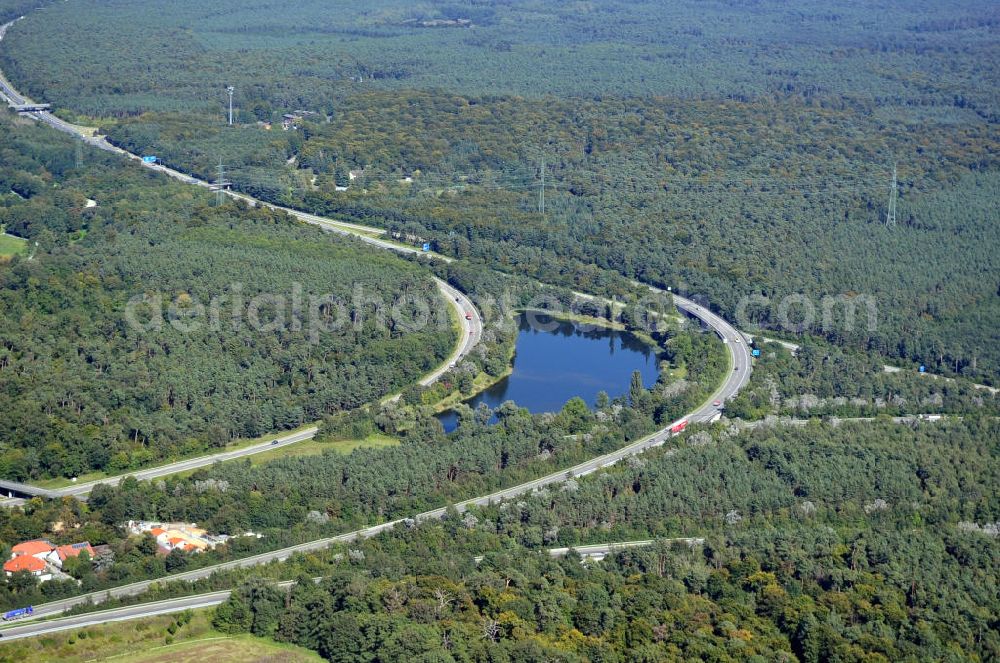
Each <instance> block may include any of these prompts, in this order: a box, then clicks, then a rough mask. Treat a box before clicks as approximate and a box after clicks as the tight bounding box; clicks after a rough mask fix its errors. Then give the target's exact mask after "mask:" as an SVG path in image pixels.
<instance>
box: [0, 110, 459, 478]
mask: <svg viewBox="0 0 1000 663" xmlns="http://www.w3.org/2000/svg"><path fill="white" fill-rule="evenodd" d="M0 191H5V192H6V193H5V194H2V195H0V226H4V227H5V228H6V230H7V231H8V232H10V233H13V234H15V235H17V236H20V237H23V238H26V239H29V240H30V241H31V242H32V244H33V245H35V247H36V250H35V251H34V253H33V255H32V256H31V257H30V258H22V257H14V258H13V259H12V260H10V261H8V262H7V263H6V264H3V265H0V409H2V410H3V412H4V417H3V418H2V422H0V439H2V445H3V447H2V453H0V476H3V477H4V478H6V479H29V478H37V477H56V476H66V477H71V476H77V475H80V474H82V473H85V472H87V471H88V470H95V469H96V470H108V471H112V472H121V471H124V470H128V469H133V468H137V467H141V466H143V465H147V464H149V463H150V462H152V461H155V460H160V459H165V458H171V457H175V456H177V455H179V454H192V453H196V452H200V451H204V450H205V449H208V448H212V447H217V446H224V445H226V444H227V443H228V442H230V441H231V440H232V439H233V438H237V437H256V436H259V435H263V434H265V433H268V432H270V431H274V430H281V429H289V428H294V427H297V426H300V425H302V424H304V423H308V422H312V421H316V420H318V419H320V418H322V417H323V416H324V415H326V414H329V413H331V412H336V411H341V410H345V409H351V408H355V407H358V406H360V405H362V404H364V403H367V402H371V401H374V400H377V399H378V398H380V397H381V396H383V395H385V394H387V393H391V392H392V391H394V390H398V389H400V388H402V387H404V386H406V385H407V384H409V383H410V382H412V381H413V380H415V379H416V378H417V377H419V376H420V375H421V374H423V373H426V372H428V371H429V370H430V369H431V368H433V367H434V366H436V365H437V364H439V363H440V361H442V360H443V358H444V357H445V356H446V355H447V354H448V353H449V352H450V349H451V347H452V344H453V343H454V331H453V329H452V324H453V323H452V322H451V320H450V318H449V314H448V312H447V311H448V309H447V307H446V305H445V303H444V300H443V299H442V298H441V297H440V295H439V294H438V292H437V289H436V288H435V287H434V284H433V282H432V281H431V279H430V277H429V275H428V274H427V273H426V272H422V271H421V270H419V269H418V268H417V267H416V266H414V265H411V264H408V263H407V262H405V261H402V260H400V259H398V258H395V257H393V256H391V255H387V254H386V253H385V252H384V251H377V250H374V249H367V248H364V247H363V245H361V244H360V243H354V242H349V241H345V240H342V239H336V240H334V239H331V238H330V237H328V236H327V235H325V234H324V233H323V232H322V231H320V230H318V229H315V228H312V227H307V226H303V225H301V224H298V223H296V222H293V221H292V220H291V219H290V218H289V217H286V216H285V215H284V214H282V213H278V212H273V211H270V210H267V209H257V208H246V207H238V206H236V205H235V204H232V203H230V204H227V205H223V206H221V207H215V206H212V205H211V199H210V197H209V196H208V195H207V194H205V193H201V192H199V191H197V190H195V189H193V188H191V187H187V186H183V185H177V184H168V183H166V182H164V181H162V178H158V177H155V176H153V175H150V174H148V173H145V172H142V171H141V170H140V169H138V168H136V167H135V166H134V165H125V164H119V163H117V162H116V160H114V159H113V158H111V157H104V156H101V155H98V154H94V153H92V152H91V151H90V150H82V149H81V148H80V147H79V146H77V145H74V143H73V142H72V141H70V140H69V139H67V138H64V137H62V136H60V135H58V134H55V133H54V132H51V131H50V130H47V129H39V128H34V127H29V126H22V125H21V124H19V123H15V122H13V121H11V120H10V119H8V118H7V117H2V118H0ZM296 292H297V295H296ZM144 295H145V296H146V299H143V300H140V301H139V302H138V303H137V305H136V306H135V308H134V310H132V313H133V314H134V317H133V318H130V317H129V312H130V308H129V307H130V303H132V302H135V298H136V297H142V296H144ZM258 295H263V298H261V299H258ZM296 296H297V297H298V299H299V304H298V307H299V309H300V310H299V311H298V313H296V312H295V311H294V310H293V308H294V307H295V306H296V304H295V302H294V301H293V298H294V297H296ZM325 296H330V297H331V298H332V300H331V301H336V302H340V303H341V304H342V305H343V306H344V307H345V309H350V311H351V313H352V316H353V317H352V318H351V321H350V324H342V325H340V326H337V325H334V324H331V323H328V321H327V319H326V314H324V313H323V311H322V310H321V309H322V307H321V306H317V307H315V311H313V310H312V309H311V308H310V307H311V304H310V302H314V301H326V300H325V299H322V300H321V299H320V298H323V297H325ZM156 297H159V298H160V301H159V303H156V300H155V298H156ZM241 298H242V300H241ZM279 298H280V299H279ZM404 299H405V301H415V300H417V299H423V300H424V302H425V304H426V306H427V308H429V309H430V311H431V312H432V315H431V319H430V320H429V321H428V324H427V325H426V326H424V327H423V328H421V329H417V328H416V326H415V325H413V326H408V325H407V324H406V323H407V322H409V319H410V318H409V317H408V316H412V313H411V311H409V310H408V306H407V305H404V303H401V302H404ZM213 300H217V301H218V302H219V306H218V307H217V312H216V316H217V319H215V320H214V321H213V318H212V315H213V313H212V310H213V309H212V306H211V303H212V301H213ZM255 302H256V303H257V304H259V306H256V305H255ZM379 302H381V303H379ZM369 303H370V304H369ZM376 305H377V306H378V307H380V308H381V309H383V310H382V311H381V312H380V313H378V315H375V314H374V312H373V311H374V307H375V306H376ZM255 306H256V307H255ZM389 307H394V308H393V311H395V312H396V313H398V315H397V314H396V313H394V314H393V315H388V313H387V312H388V310H389ZM310 313H314V314H315V316H320V317H315V316H314V318H311V317H310ZM321 314H323V315H322V316H321ZM296 315H297V316H298V318H296ZM381 316H384V317H385V318H386V319H387V322H386V324H381V323H380V322H379V318H380V317H381ZM397 317H398V318H399V319H398V320H397V319H396V318H397ZM158 318H159V323H157V319H158ZM296 319H298V320H299V323H298V324H297V323H296ZM255 320H256V321H257V322H258V323H260V324H255V323H254V321H255ZM278 323H280V324H278ZM272 327H276V328H274V329H272Z"/></svg>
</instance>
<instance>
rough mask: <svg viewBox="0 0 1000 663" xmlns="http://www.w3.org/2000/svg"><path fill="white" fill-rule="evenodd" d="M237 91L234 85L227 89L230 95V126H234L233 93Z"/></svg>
mask: <svg viewBox="0 0 1000 663" xmlns="http://www.w3.org/2000/svg"><path fill="white" fill-rule="evenodd" d="M235 91H236V88H234V87H233V86H232V85H230V86H229V87H227V88H226V92H228V93H229V126H232V125H233V92H235Z"/></svg>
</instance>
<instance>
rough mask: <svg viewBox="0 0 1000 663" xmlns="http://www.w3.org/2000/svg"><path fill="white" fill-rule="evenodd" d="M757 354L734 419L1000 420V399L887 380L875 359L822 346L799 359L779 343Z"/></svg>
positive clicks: (932, 381) (917, 381)
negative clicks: (926, 417)
mask: <svg viewBox="0 0 1000 663" xmlns="http://www.w3.org/2000/svg"><path fill="white" fill-rule="evenodd" d="M755 347H756V348H757V349H759V350H760V352H761V354H760V358H759V359H758V360H757V361H756V364H755V366H754V374H753V380H752V381H751V383H750V385H749V386H748V387H747V388H745V389H744V390H743V391H741V392H740V393H739V395H738V396H736V397H735V398H734V399H732V400H730V401H729V402H728V403H726V414H727V415H728V416H730V417H739V418H741V419H744V420H759V419H762V418H765V417H767V416H769V415H790V416H798V417H816V416H834V417H859V416H877V415H895V416H905V415H921V414H925V415H926V414H956V415H962V414H973V415H977V416H985V415H993V416H998V415H1000V392H997V391H995V390H990V389H984V388H977V387H976V386H973V385H972V384H970V383H969V382H968V381H965V380H950V379H943V378H939V377H937V376H933V375H927V374H920V373H919V372H917V371H915V370H910V371H898V372H895V371H894V372H887V371H886V368H885V366H884V365H883V362H882V361H881V358H879V357H878V356H875V355H871V354H862V353H858V352H848V351H845V350H843V349H841V348H838V347H835V346H831V345H829V344H820V343H805V344H804V345H802V346H801V347H800V348H799V349H798V350H797V351H795V352H792V351H791V350H789V349H788V348H785V347H783V346H782V345H781V344H779V343H776V342H775V343H763V342H762V343H757V344H756V345H755Z"/></svg>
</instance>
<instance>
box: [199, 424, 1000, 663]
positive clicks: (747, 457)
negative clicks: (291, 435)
mask: <svg viewBox="0 0 1000 663" xmlns="http://www.w3.org/2000/svg"><path fill="white" fill-rule="evenodd" d="M697 435H702V436H703V434H696V435H693V436H689V437H688V438H687V440H688V443H689V446H687V447H685V448H682V449H681V450H680V451H670V450H665V451H659V452H653V453H652V454H647V455H645V456H644V457H643V458H642V459H641V460H637V461H635V462H632V463H629V464H628V465H624V466H621V467H616V468H615V469H612V470H609V471H607V472H604V473H601V474H599V475H593V476H589V477H585V478H583V479H581V480H579V481H576V482H573V483H572V484H571V485H567V486H566V487H564V488H562V489H557V490H551V491H543V492H542V493H541V494H538V495H535V496H532V497H526V498H523V499H521V500H519V501H517V502H511V503H505V504H502V505H500V506H499V507H492V508H489V509H483V510H476V511H474V512H471V513H466V514H457V513H456V514H454V515H453V516H451V517H449V518H447V519H446V520H445V521H444V522H443V523H442V524H437V523H434V524H425V525H422V526H420V527H417V528H416V529H412V530H408V531H405V530H404V531H401V532H394V533H392V534H388V535H383V536H381V537H379V538H377V539H375V540H372V541H368V542H357V543H355V544H351V545H350V546H348V547H347V549H342V550H340V551H339V554H336V555H335V556H328V557H327V558H326V560H328V561H324V562H323V563H320V561H319V560H317V559H315V558H313V559H312V560H309V559H307V558H302V559H299V560H297V561H293V562H292V564H293V565H296V566H297V567H298V568H299V569H300V573H301V576H300V577H304V578H305V580H303V581H301V582H300V583H299V584H298V585H297V586H295V587H293V588H292V590H291V592H290V594H289V595H287V596H286V594H285V592H284V590H278V589H275V588H273V587H271V586H269V585H268V584H267V583H266V582H265V581H262V580H260V579H256V580H250V581H249V582H247V583H246V584H245V585H244V586H243V587H242V588H241V589H240V590H239V591H237V592H236V593H235V594H234V596H233V597H232V598H231V599H230V600H229V602H228V603H226V604H225V605H223V606H222V607H221V608H219V609H218V610H217V612H216V616H215V621H216V624H217V625H218V626H219V627H220V628H223V629H227V630H229V631H231V632H246V631H249V632H251V633H254V634H256V635H261V636H269V637H275V638H277V639H279V640H284V641H289V642H295V643H297V644H300V645H304V646H307V647H310V648H312V649H314V650H316V651H318V652H319V653H320V654H321V655H323V656H324V657H325V658H327V659H328V660H331V661H345V662H346V661H352V662H353V661H368V660H400V659H401V658H413V659H415V660H435V661H450V660H456V661H465V660H470V661H473V660H481V661H537V660H560V661H588V660H589V661H598V660H599V661H626V660H627V661H672V660H714V661H735V660H754V661H775V660H787V661H794V660H798V661H802V662H809V663H812V662H817V661H845V662H846V661H867V662H876V661H899V660H914V661H939V660H955V661H958V660H971V661H977V660H978V661H987V660H994V659H996V658H997V657H998V656H1000V639H998V635H997V634H998V631H997V628H996V627H997V609H998V606H997V593H998V591H1000V576H998V572H997V569H998V568H1000V564H998V561H1000V560H998V554H997V539H996V537H997V526H996V522H997V519H998V517H1000V511H998V509H1000V504H998V503H997V498H996V491H995V490H993V486H995V485H996V482H997V480H998V479H1000V475H998V472H1000V467H998V466H997V451H998V450H997V448H996V443H997V440H998V439H1000V430H998V429H997V424H996V422H994V421H989V422H987V421H980V422H975V423H972V422H970V423H954V424H939V425H928V424H923V425H920V426H917V427H916V428H913V427H908V426H899V425H894V424H891V423H886V422H881V423H880V422H870V423H865V424H858V425H855V426H851V427H836V428H834V427H829V426H822V425H816V426H814V427H812V428H810V429H809V430H797V429H790V428H776V429H768V430H762V431H754V432H750V433H744V434H740V435H734V434H732V433H730V432H727V431H725V430H724V429H714V430H713V431H712V432H711V434H710V435H709V436H708V440H705V439H699V440H697V444H695V441H696V436H697ZM651 535H654V536H656V537H663V538H664V539H665V540H663V541H661V542H658V543H656V544H654V545H652V546H649V547H646V548H634V549H629V550H626V551H621V552H618V553H617V554H614V555H612V556H611V557H609V558H608V559H606V560H605V561H604V562H603V563H599V564H596V563H584V564H581V562H580V560H579V558H578V557H576V556H574V555H572V554H571V555H570V556H568V557H566V558H564V559H559V560H555V559H550V558H549V557H548V556H547V555H545V554H540V553H538V552H537V551H538V549H539V548H540V547H543V546H557V545H573V544H574V543H583V542H587V543H589V542H597V541H616V540H618V541H621V540H630V539H636V538H650V536H651ZM678 536H693V537H701V538H704V540H705V541H704V544H703V545H697V546H693V547H689V546H688V545H687V544H670V543H669V541H668V540H666V539H669V538H670V537H678ZM481 555H485V558H484V559H483V560H482V562H480V563H478V564H477V563H476V562H475V561H474V559H473V558H474V557H475V556H481ZM331 566H332V567H333V568H332V571H331V568H330V567H331ZM319 573H322V574H324V575H327V574H328V575H329V577H327V578H326V579H324V580H323V581H322V582H321V583H320V584H319V585H316V584H315V583H314V582H313V581H312V580H311V579H309V578H310V576H312V575H316V574H319Z"/></svg>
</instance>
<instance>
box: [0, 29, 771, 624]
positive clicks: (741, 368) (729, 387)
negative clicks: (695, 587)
mask: <svg viewBox="0 0 1000 663" xmlns="http://www.w3.org/2000/svg"><path fill="white" fill-rule="evenodd" d="M8 25H9V24H8ZM6 27H7V26H3V28H0V38H2V36H3V32H2V30H5V29H6ZM0 90H2V92H3V95H4V96H6V97H7V98H8V100H9V101H12V102H14V103H24V98H23V97H20V96H19V95H17V93H16V92H15V91H14V90H13V89H12V88H11V87H10V85H9V84H8V83H7V82H6V81H3V80H2V78H0ZM17 99H20V101H16V100H17ZM30 115H32V116H33V117H35V118H36V119H39V120H40V121H42V122H45V123H46V124H49V125H51V126H53V127H55V128H57V129H60V130H61V131H66V132H68V133H72V134H73V135H75V136H78V137H81V138H83V139H84V140H86V141H87V142H88V143H89V144H92V145H95V146H96V147H100V148H101V149H106V150H109V151H112V152H117V153H121V154H123V155H127V156H128V157H129V158H132V159H138V158H139V157H137V156H136V155H133V154H130V153H127V152H125V151H123V150H121V149H119V148H117V147H114V146H112V145H110V144H108V143H107V142H106V141H105V140H104V139H103V138H92V137H88V136H86V132H84V131H82V130H81V129H80V128H78V127H74V126H73V125H70V124H67V123H66V122H63V121H62V120H59V119H58V118H55V117H54V116H52V114H51V113H48V112H44V111H41V112H36V113H31V114H30ZM153 168H155V169H156V170H159V171H161V172H164V173H165V174H167V175H170V176H171V177H174V178H176V179H179V180H181V181H184V182H188V183H191V184H196V185H199V186H206V187H207V186H209V184H208V183H207V182H203V181H201V180H198V179H196V178H193V177H191V176H190V175H185V174H183V173H181V172H179V171H175V170H172V169H170V168H167V167H165V166H153ZM233 195H235V196H236V197H240V198H242V199H244V200H249V201H252V202H253V203H254V204H265V205H266V204H267V203H264V202H262V201H257V200H255V199H252V198H249V197H247V196H244V195H242V194H233ZM289 213H292V214H294V215H295V216H297V217H298V218H300V219H302V220H303V221H306V222H307V223H315V224H318V225H322V226H324V227H329V228H330V229H331V230H333V231H334V232H341V233H344V234H352V235H354V236H355V237H357V238H359V239H361V240H362V241H365V242H367V243H369V244H373V245H376V246H379V247H381V248H386V249H391V250H394V251H405V252H408V253H422V252H421V251H419V250H418V249H415V248H413V247H407V246H401V245H399V244H395V243H392V242H389V241H387V240H382V239H378V238H376V237H371V236H370V235H372V234H375V235H378V234H380V231H379V230H378V229H375V228H367V227H365V226H358V225H356V224H350V226H348V225H347V224H343V223H340V222H338V221H334V220H331V219H323V218H322V217H316V216H315V215H311V214H307V213H304V212H297V211H294V210H289ZM355 233H359V234H355ZM360 233H365V234H360ZM432 255H435V257H440V258H442V259H447V258H446V257H444V256H437V254H432ZM455 294H456V295H458V296H459V297H460V293H458V292H457V291H455ZM452 301H453V300H452ZM455 303H456V304H462V302H455ZM674 303H675V305H676V306H677V308H679V309H680V310H682V311H684V312H686V313H688V314H689V315H691V316H693V317H695V318H697V319H699V320H701V321H702V322H703V323H704V324H705V325H706V326H707V327H710V328H711V329H713V330H714V331H715V333H717V334H718V335H719V336H720V337H721V338H723V339H725V340H727V341H728V342H727V344H726V348H727V349H728V350H729V354H730V358H731V362H732V370H730V371H729V372H728V375H727V376H726V379H725V380H724V381H723V384H722V385H721V386H720V387H719V388H718V389H717V390H716V391H715V393H714V394H712V396H711V397H709V398H708V399H707V400H706V402H705V403H704V404H703V405H702V406H700V407H698V408H697V409H695V410H694V411H692V412H690V413H688V414H687V415H685V416H684V417H681V418H679V419H677V420H676V421H673V422H671V423H670V424H669V425H667V426H665V427H664V428H662V429H661V430H659V431H656V432H655V433H652V434H650V435H647V436H646V437H643V438H641V439H639V440H636V441H635V442H632V443H631V444H628V445H627V446H625V447H622V448H620V449H617V450H615V451H612V452H611V453H608V454H604V455H603V456H599V457H597V458H592V459H590V460H588V461H585V462H583V463H580V464H579V465H576V466H574V467H571V468H569V469H564V470H560V471H558V472H553V473H552V474H549V475H547V476H544V477H541V478H538V479H535V480H533V481H528V482H526V483H522V484H520V485H517V486H511V487H509V488H504V489H502V490H499V491H497V492H494V493H491V494H489V495H483V496H481V497H475V498H472V499H469V500H465V501H464V502H459V503H458V504H455V505H454V506H455V508H457V509H458V510H459V511H464V510H465V509H467V508H468V507H470V506H483V505H488V504H493V503H496V502H499V501H501V500H504V499H509V498H512V497H516V496H519V495H523V494H525V493H529V492H531V491H534V490H537V489H540V488H543V487H545V486H549V485H552V484H557V483H561V482H564V481H566V480H568V479H571V478H573V477H579V476H584V475H587V474H590V473H592V472H594V471H596V470H599V469H601V468H604V467H609V466H611V465H614V464H615V463H618V462H619V461H621V460H623V459H625V458H628V457H629V456H633V455H636V454H639V453H642V452H643V451H645V450H647V449H650V448H652V447H657V446H660V445H662V444H664V442H666V441H667V440H668V439H669V438H670V437H672V436H674V435H676V434H677V433H675V432H673V431H672V430H671V429H676V428H677V427H683V426H685V425H687V424H688V423H696V422H703V421H710V420H712V419H714V418H715V417H716V415H717V414H718V410H719V408H718V407H717V406H714V405H713V404H712V403H713V401H716V400H718V401H722V402H724V401H725V400H726V399H728V398H730V397H732V396H733V395H735V394H736V393H737V392H738V391H739V390H740V389H742V388H743V386H744V385H745V384H746V383H747V381H748V380H749V378H750V372H751V369H752V367H751V358H750V352H749V350H748V349H747V348H746V343H744V342H742V341H743V338H744V337H743V335H742V334H741V333H740V332H739V331H737V330H736V329H735V328H734V327H733V326H732V325H730V324H729V323H728V322H726V321H725V320H723V319H722V318H720V317H719V316H717V315H715V314H714V313H712V312H711V311H710V310H708V309H706V308H705V307H703V306H700V305H698V304H695V303H694V302H692V301H690V300H687V299H685V298H683V297H680V296H678V295H674ZM469 306H470V307H471V303H470V304H469ZM466 312H469V313H472V314H473V318H474V319H477V320H478V313H477V312H476V310H475V308H470V309H469V310H467V311H466ZM461 317H462V318H463V319H464V315H463V316H461ZM481 325H482V323H481V321H479V322H478V329H479V333H481V329H482V327H481ZM470 336H472V337H475V336H476V334H475V332H474V333H473V334H470ZM468 340H469V342H470V343H473V344H474V341H475V340H478V339H476V338H471V339H468ZM470 347H471V346H470ZM465 351H466V352H467V349H466V350H465ZM459 353H460V354H461V350H460V351H459ZM446 511H447V507H440V508H438V509H432V510H430V511H426V512H424V513H420V514H416V515H414V516H413V518H412V519H397V520H393V521H390V522H386V523H381V524H379V525H374V526H372V527H367V528H364V529H360V530H356V531H354V532H348V533H346V534H341V535H339V536H334V537H329V538H325V539H318V540H315V541H309V542H306V543H302V544H299V545H296V546H290V547H288V548H283V549H281V550H274V551H271V552H267V553H261V554H258V555H254V556H251V557H246V558H243V559H239V560H234V561H231V562H225V563H222V564H216V565H214V566H209V567H205V568H202V569H196V570H194V571H189V572H186V573H180V574H175V575H171V576H167V577H164V578H158V579H156V580H148V581H142V582H138V583H133V584H131V585H125V586H122V587H117V588H113V589H110V590H105V591H101V592H96V593H94V594H88V595H84V596H78V597H73V598H69V599H64V600H61V601H55V602H51V603H47V604H44V605H40V606H36V608H35V616H36V617H42V616H45V615H51V614H56V613H59V612H62V611H64V610H67V609H69V608H70V607H72V606H74V605H77V604H79V603H83V602H87V601H90V602H94V603H99V602H100V601H102V600H104V598H105V597H107V596H133V595H137V594H141V593H142V592H144V591H145V590H146V589H147V588H148V587H149V586H150V585H151V584H153V583H155V582H163V581H169V580H195V579H198V578H204V577H208V576H209V575H211V574H212V573H214V572H215V571H220V570H224V569H231V568H243V567H249V566H256V565H260V564H268V563H270V562H274V561H282V560H285V559H287V558H288V557H289V556H291V555H293V554H295V553H299V552H309V551H312V550H320V549H323V548H327V547H329V546H331V545H334V544H338V543H348V542H350V541H353V540H355V539H358V538H369V537H372V536H375V535H377V534H380V533H381V532H384V531H386V530H389V529H392V528H393V527H395V526H396V525H398V524H400V523H403V522H406V521H407V520H412V521H418V522H419V521H422V520H428V519H432V518H441V517H443V516H444V515H445V513H446Z"/></svg>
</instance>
